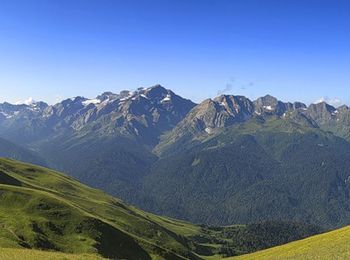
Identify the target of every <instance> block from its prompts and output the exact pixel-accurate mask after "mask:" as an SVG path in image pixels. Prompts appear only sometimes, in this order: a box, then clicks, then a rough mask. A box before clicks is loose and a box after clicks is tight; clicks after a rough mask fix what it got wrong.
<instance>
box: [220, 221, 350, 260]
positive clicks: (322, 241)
mask: <svg viewBox="0 0 350 260" xmlns="http://www.w3.org/2000/svg"><path fill="white" fill-rule="evenodd" d="M349 258H350V227H345V228H342V229H339V230H336V231H332V232H329V233H325V234H322V235H317V236H313V237H310V238H306V239H304V240H300V241H296V242H292V243H289V244H286V245H283V246H278V247H274V248H271V249H267V250H264V251H259V252H257V253H253V254H249V255H243V256H239V257H233V258H227V259H230V260H233V259H234V260H244V259H247V260H248V259H249V260H258V259H259V260H278V259H302V260H307V259H349Z"/></svg>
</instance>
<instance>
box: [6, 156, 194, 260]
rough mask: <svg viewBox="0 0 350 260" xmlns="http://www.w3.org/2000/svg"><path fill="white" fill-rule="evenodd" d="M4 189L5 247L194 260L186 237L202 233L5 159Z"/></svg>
mask: <svg viewBox="0 0 350 260" xmlns="http://www.w3.org/2000/svg"><path fill="white" fill-rule="evenodd" d="M0 183H1V184H0V196H1V197H0V200H1V204H0V225H1V227H2V228H1V229H0V246H1V247H14V248H16V247H17V248H21V247H22V248H36V249H43V250H55V251H62V252H67V253H98V254H100V255H102V256H104V257H112V258H128V259H150V258H151V257H152V255H158V256H160V257H163V258H170V259H180V258H183V257H195V256H194V255H192V254H193V253H192V251H191V250H190V248H189V245H188V241H187V240H186V238H185V237H184V236H185V235H190V234H192V233H196V232H199V228H198V227H196V226H192V225H189V224H187V223H181V222H175V221H174V222H173V221H170V220H166V219H162V218H160V217H156V216H153V215H151V214H149V215H148V214H146V213H144V212H142V211H139V210H137V209H134V208H131V207H128V206H126V205H124V204H123V203H122V202H121V201H119V200H117V199H115V198H113V197H110V196H108V195H106V194H104V193H103V192H100V191H98V190H94V189H91V188H88V187H86V186H84V185H82V184H80V183H78V182H77V181H75V180H73V179H71V178H69V177H67V176H64V175H61V174H59V173H57V172H54V171H50V170H48V169H44V168H40V167H35V166H32V165H28V164H22V163H18V162H15V161H12V160H8V159H1V160H0ZM175 232H178V233H181V235H180V234H178V233H175Z"/></svg>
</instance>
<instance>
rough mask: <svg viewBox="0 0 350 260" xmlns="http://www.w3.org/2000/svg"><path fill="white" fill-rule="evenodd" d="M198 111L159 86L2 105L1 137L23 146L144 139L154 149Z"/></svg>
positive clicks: (0, 114) (0, 119)
mask: <svg viewBox="0 0 350 260" xmlns="http://www.w3.org/2000/svg"><path fill="white" fill-rule="evenodd" d="M194 106H195V104H194V103H193V102H192V101H190V100H187V99H184V98H182V97H180V96H178V95H176V94H175V93H174V92H172V91H171V90H168V89H165V88H163V87H162V86H160V85H156V86H153V87H150V88H139V89H138V90H136V91H128V90H124V91H121V92H120V93H119V94H115V93H112V92H105V93H102V94H101V95H99V96H97V97H96V98H94V99H87V98H84V97H75V98H70V99H66V100H63V101H62V102H60V103H57V104H55V105H53V106H48V105H47V104H45V103H43V102H38V103H33V104H31V105H11V104H9V103H4V104H0V124H2V125H1V126H2V127H1V132H2V133H3V135H4V136H8V137H9V139H15V136H16V134H17V135H20V132H22V133H23V127H25V129H26V132H25V133H24V135H22V140H21V142H31V141H34V139H36V138H37V137H36V136H33V134H32V133H34V132H35V133H38V134H39V133H40V135H41V138H49V137H50V136H58V135H60V134H66V133H76V134H78V135H84V134H87V133H91V132H94V133H97V134H99V135H100V136H111V135H125V136H128V137H140V138H141V139H144V140H145V142H150V143H154V142H156V141H157V139H158V137H159V135H160V134H162V133H163V132H164V131H167V130H170V129H172V128H173V127H175V125H176V124H177V123H178V122H179V121H181V120H182V119H183V118H184V117H185V116H186V114H187V113H188V112H189V111H190V110H191V109H192V108H193V107H194Z"/></svg>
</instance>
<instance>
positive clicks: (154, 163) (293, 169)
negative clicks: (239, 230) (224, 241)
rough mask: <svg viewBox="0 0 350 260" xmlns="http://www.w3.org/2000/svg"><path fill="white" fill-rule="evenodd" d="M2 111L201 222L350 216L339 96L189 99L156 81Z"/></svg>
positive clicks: (84, 165) (17, 128) (39, 147)
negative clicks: (335, 102) (310, 100)
mask: <svg viewBox="0 0 350 260" xmlns="http://www.w3.org/2000/svg"><path fill="white" fill-rule="evenodd" d="M0 117H1V118H0V136H1V137H4V138H5V139H7V140H10V141H11V142H13V143H16V144H17V145H18V146H21V147H22V148H24V149H27V150H30V151H35V153H36V154H38V156H39V157H40V158H43V159H42V160H44V161H45V162H46V163H47V165H48V166H50V167H53V168H55V169H58V170H60V171H63V172H65V173H68V174H69V175H72V176H74V177H76V178H78V179H79V180H80V181H82V182H84V183H86V184H89V185H91V186H93V187H96V188H100V189H103V190H104V191H107V192H108V193H110V194H113V195H116V196H118V197H121V198H122V199H124V200H126V201H127V202H129V203H133V204H135V205H137V206H139V207H141V208H142V209H147V210H151V211H153V212H157V213H160V214H164V215H168V216H172V217H178V218H182V219H186V220H190V221H195V222H204V223H208V224H231V223H250V222H256V221H261V220H270V219H275V220H279V219H288V220H293V221H304V220H306V221H307V222H309V223H315V224H319V225H324V226H326V227H338V226H340V225H345V224H349V223H350V215H349V208H350V205H348V196H349V195H348V194H350V190H349V185H348V182H349V181H348V179H349V173H348V170H347V169H348V168H347V167H349V166H350V165H348V163H347V162H348V161H349V159H350V158H348V157H349V155H348V154H350V153H349V152H350V144H349V141H350V110H349V108H348V107H347V106H342V107H339V108H335V107H333V106H330V105H328V104H326V103H318V104H311V105H310V106H306V105H305V104H303V103H301V102H293V103H291V102H283V101H280V100H278V99H277V98H275V97H272V96H270V95H267V96H264V97H261V98H258V99H257V100H255V101H251V100H249V99H248V98H246V97H244V96H233V95H221V96H219V97H216V98H214V99H207V100H204V101H203V102H201V103H200V104H197V105H196V104H195V103H193V102H192V101H190V100H188V99H185V98H182V97H180V96H178V95H176V94H175V93H174V92H172V91H171V90H168V89H165V88H164V87H162V86H160V85H156V86H153V87H149V88H139V89H137V90H136V91H127V90H126V91H121V92H120V93H119V94H116V93H112V92H105V93H102V94H101V95H99V96H97V97H96V98H93V99H88V98H84V97H75V98H71V99H67V100H64V101H62V102H60V103H58V104H55V105H52V106H48V105H47V104H45V103H42V102H31V103H30V104H27V105H23V104H22V105H11V104H8V103H4V104H1V105H0ZM306 184H308V186H307V187H306V186H305V185H306ZM310 187H311V188H310ZM329 209H332V210H331V211H330V210H329Z"/></svg>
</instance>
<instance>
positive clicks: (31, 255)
mask: <svg viewBox="0 0 350 260" xmlns="http://www.w3.org/2000/svg"><path fill="white" fill-rule="evenodd" d="M0 259H2V260H13V259H26V260H37V259H50V260H68V259H69V260H98V259H102V258H101V257H99V256H97V255H91V254H81V255H74V254H64V253H58V252H45V251H40V250H29V249H13V248H1V249H0Z"/></svg>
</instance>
